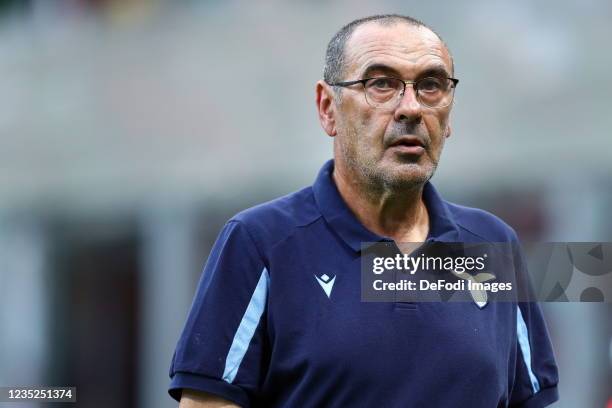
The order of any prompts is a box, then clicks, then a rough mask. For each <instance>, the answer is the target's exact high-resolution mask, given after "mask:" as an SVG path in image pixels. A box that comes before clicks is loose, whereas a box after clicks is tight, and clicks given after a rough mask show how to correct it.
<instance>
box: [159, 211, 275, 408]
mask: <svg viewBox="0 0 612 408" xmlns="http://www.w3.org/2000/svg"><path fill="white" fill-rule="evenodd" d="M268 286H269V275H268V271H267V269H266V268H265V266H264V262H263V261H262V258H261V256H260V254H259V252H258V249H257V246H256V244H255V242H254V241H253V239H252V238H251V235H250V234H249V231H248V230H247V228H246V226H245V225H244V224H243V223H242V222H239V221H235V220H232V221H229V222H228V223H227V224H226V225H225V226H224V228H223V230H222V231H221V232H220V234H219V236H218V237H217V240H216V242H215V244H214V246H213V248H212V251H211V253H210V256H209V258H208V260H207V262H206V265H205V267H204V271H203V273H202V277H201V279H200V282H199V284H198V288H197V291H196V294H195V298H194V300H193V303H192V305H191V310H190V312H189V315H188V317H187V321H186V323H185V327H184V329H183V332H182V334H181V336H180V338H179V341H178V344H177V346H176V350H175V352H174V356H173V358H172V364H171V367H170V378H171V383H170V387H169V393H170V395H171V396H172V397H173V398H174V399H176V400H177V401H179V400H180V397H181V393H182V390H183V389H184V388H189V389H194V390H199V391H204V392H209V393H212V394H215V395H218V396H220V397H222V398H225V399H227V400H230V401H233V402H235V403H236V404H238V405H241V406H249V405H250V404H249V400H250V399H251V396H252V395H253V394H254V393H256V392H257V389H258V386H259V384H260V383H261V379H262V369H263V368H262V367H263V366H264V364H263V361H264V359H265V352H264V350H265V342H264V340H265V335H264V333H265V328H264V326H265V320H266V319H265V313H266V303H267V296H268Z"/></svg>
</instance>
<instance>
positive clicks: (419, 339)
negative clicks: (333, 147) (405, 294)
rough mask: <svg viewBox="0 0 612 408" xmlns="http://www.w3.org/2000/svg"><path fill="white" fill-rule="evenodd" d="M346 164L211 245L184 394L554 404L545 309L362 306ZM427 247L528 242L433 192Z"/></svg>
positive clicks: (238, 222)
mask: <svg viewBox="0 0 612 408" xmlns="http://www.w3.org/2000/svg"><path fill="white" fill-rule="evenodd" d="M332 171H333V161H331V160H330V161H329V162H327V163H326V164H325V165H324V166H323V168H322V169H321V171H320V173H319V175H318V177H317V179H316V181H315V183H314V185H313V186H311V187H307V188H305V189H303V190H300V191H298V192H295V193H293V194H290V195H287V196H285V197H281V198H279V199H276V200H274V201H271V202H268V203H265V204H262V205H259V206H256V207H253V208H250V209H248V210H245V211H243V212H241V213H239V214H237V215H236V216H234V217H233V218H232V219H230V220H229V221H228V222H227V224H226V225H225V227H224V228H223V230H222V231H221V232H220V234H219V237H218V239H217V241H216V243H215V245H214V247H213V249H212V252H211V254H210V256H209V258H208V261H207V263H206V266H205V267H204V271H203V274H202V278H201V280H200V283H199V286H198V288H197V292H196V295H195V299H194V301H193V304H192V307H191V311H190V313H189V316H188V318H187V322H186V324H185V328H184V330H183V333H182V335H181V337H180V340H179V342H178V344H177V347H176V351H175V353H174V357H173V359H172V365H171V368H170V377H171V379H172V380H171V384H170V389H169V392H170V395H171V396H172V397H174V398H175V399H177V400H179V399H180V396H181V392H182V390H183V389H185V388H188V389H194V390H200V391H205V392H209V393H212V394H216V395H218V396H221V397H223V398H225V399H227V400H230V401H233V402H235V403H236V404H238V405H240V406H244V407H249V406H265V407H321V406H325V407H375V406H376V407H378V406H384V407H471V408H478V407H482V408H492V407H508V406H510V407H528V408H534V407H544V406H546V405H548V404H550V403H551V402H553V401H555V400H556V399H557V398H558V393H557V382H558V375H557V367H556V364H555V360H554V356H553V351H552V348H551V344H550V341H549V338H548V333H547V330H546V327H545V324H544V320H543V318H542V313H541V311H540V309H539V307H538V305H537V304H536V303H520V304H518V305H517V303H510V302H497V303H491V304H489V305H487V306H486V307H484V308H482V309H481V308H479V307H477V306H476V305H475V304H474V303H469V302H458V303H441V302H439V303H434V302H429V303H416V304H414V303H412V304H410V303H402V302H378V303H375V302H372V303H370V302H362V301H361V296H360V295H361V293H360V290H361V288H360V283H361V280H360V249H361V243H362V242H376V241H381V240H385V239H386V238H385V237H381V236H379V235H377V234H374V233H373V232H371V231H369V230H367V229H366V228H365V227H364V226H363V225H362V224H361V223H360V222H359V221H358V220H357V218H356V217H355V216H354V215H353V213H352V212H351V211H350V209H349V208H348V207H347V205H346V204H345V203H344V201H343V199H342V198H341V196H340V194H339V193H338V190H337V188H336V186H335V183H334V181H333V179H332V177H331V174H332ZM423 197H424V201H425V204H426V206H427V209H428V213H429V217H430V232H429V237H428V240H430V241H431V240H438V241H443V242H508V241H516V240H517V238H516V234H515V233H514V231H513V230H512V229H511V228H510V227H509V226H507V225H506V224H505V223H503V222H502V221H501V220H500V219H498V218H496V217H495V216H493V215H491V214H489V213H487V212H484V211H481V210H477V209H473V208H467V207H462V206H458V205H455V204H451V203H449V202H447V201H444V200H443V199H442V198H441V197H440V196H439V194H438V193H437V192H436V190H435V189H434V187H433V186H432V185H431V184H430V183H427V184H426V185H425V187H424V190H423Z"/></svg>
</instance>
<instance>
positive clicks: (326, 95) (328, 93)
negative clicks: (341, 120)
mask: <svg viewBox="0 0 612 408" xmlns="http://www.w3.org/2000/svg"><path fill="white" fill-rule="evenodd" d="M315 92H316V103H317V111H318V112H319V122H321V126H322V127H323V130H325V133H327V134H328V135H330V136H332V137H333V136H336V134H337V131H336V118H335V114H336V110H335V104H334V93H333V90H332V88H331V87H330V86H329V85H327V84H326V83H325V82H324V81H322V80H319V81H317V86H316V89H315Z"/></svg>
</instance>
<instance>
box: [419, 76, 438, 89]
mask: <svg viewBox="0 0 612 408" xmlns="http://www.w3.org/2000/svg"><path fill="white" fill-rule="evenodd" d="M418 88H419V91H421V92H439V91H441V90H443V89H444V82H443V81H442V80H441V79H438V78H423V79H421V80H420V81H419V84H418Z"/></svg>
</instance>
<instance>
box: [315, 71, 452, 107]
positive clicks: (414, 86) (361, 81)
mask: <svg viewBox="0 0 612 408" xmlns="http://www.w3.org/2000/svg"><path fill="white" fill-rule="evenodd" d="M430 78H434V79H440V78H436V77H431V76H428V77H424V78H421V79H417V80H416V81H406V80H403V79H401V78H396V77H372V78H364V79H356V80H354V81H343V82H334V83H331V84H330V83H329V82H326V83H327V85H330V86H340V87H343V88H345V87H348V86H352V85H356V84H361V85H363V89H364V91H365V85H366V82H368V81H371V80H373V79H394V80H396V81H400V82H402V83H403V84H404V89H403V90H402V92H401V93H400V95H402V96H403V95H404V94H405V93H406V85H412V89H414V94H415V95H416V96H417V98H418V96H419V91H418V89H417V84H418V83H419V82H421V81H424V80H426V79H430ZM445 79H448V80H449V81H451V82H452V85H451V88H453V89H456V88H457V84H458V83H459V80H458V79H457V78H451V77H445ZM364 93H365V92H364ZM453 97H454V95H453ZM367 100H368V98H367V96H366V101H367ZM451 101H452V99H451ZM419 102H420V103H422V102H421V101H420V99H419ZM368 104H369V102H368ZM424 105H425V106H427V107H428V108H432V109H435V108H445V107H447V106H449V105H450V103H449V104H448V105H444V106H429V105H427V104H424ZM375 108H376V107H375Z"/></svg>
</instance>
